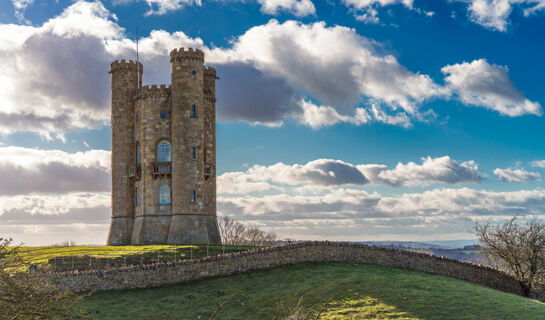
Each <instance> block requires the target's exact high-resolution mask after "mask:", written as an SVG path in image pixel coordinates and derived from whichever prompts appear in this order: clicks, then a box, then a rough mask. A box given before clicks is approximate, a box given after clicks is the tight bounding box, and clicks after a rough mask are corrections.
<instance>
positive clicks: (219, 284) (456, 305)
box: [83, 263, 545, 320]
mask: <svg viewBox="0 0 545 320" xmlns="http://www.w3.org/2000/svg"><path fill="white" fill-rule="evenodd" d="M218 291H223V292H224V294H222V293H220V294H218ZM302 296H303V306H304V307H305V308H308V309H311V310H316V311H317V310H319V309H320V307H321V306H322V305H323V304H324V303H325V302H326V301H328V300H329V299H330V298H331V299H332V301H331V303H330V304H329V305H328V306H327V308H326V309H325V311H324V313H323V314H322V317H321V319H399V320H400V319H521V320H523V319H532V320H533V319H545V304H543V303H539V302H537V301H533V300H530V299H526V298H522V297H519V296H515V295H511V294H506V293H503V292H500V291H496V290H492V289H489V288H486V287H483V286H480V285H476V284H473V283H469V282H465V281H460V280H456V279H453V278H447V277H441V276H437V275H430V274H426V273H420V272H414V271H406V270H400V269H393V268H383V267H376V266H369V265H351V264H342V263H330V264H324V263H318V264H303V265H295V266H287V267H282V268H276V269H271V270H265V271H257V272H252V273H247V274H240V275H236V276H229V277H221V278H215V279H208V280H204V281H199V282H194V283H188V284H181V285H175V286H164V287H159V288H150V289H139V290H125V291H109V292H100V293H95V294H93V295H91V296H89V297H87V298H86V299H85V300H84V302H83V307H85V308H87V310H88V312H89V313H88V316H87V317H88V318H89V319H209V317H210V315H211V313H212V312H214V311H215V310H216V307H215V303H220V304H221V303H223V302H227V303H226V304H225V306H224V308H223V309H222V310H221V311H220V312H219V314H218V316H217V317H216V319H272V318H273V316H274V313H276V314H278V315H279V318H278V319H281V316H282V315H283V314H285V312H286V311H287V310H288V309H290V308H293V307H294V306H295V305H297V301H298V300H299V298H300V297H302Z"/></svg>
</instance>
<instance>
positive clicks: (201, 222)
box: [167, 214, 221, 244]
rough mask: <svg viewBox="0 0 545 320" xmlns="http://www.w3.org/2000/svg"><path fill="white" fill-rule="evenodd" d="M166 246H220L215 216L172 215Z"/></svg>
mask: <svg viewBox="0 0 545 320" xmlns="http://www.w3.org/2000/svg"><path fill="white" fill-rule="evenodd" d="M167 243H168V244H199V243H210V244H221V237H220V233H219V229H218V223H217V220H216V217H215V216H205V215H200V214H181V215H174V216H173V217H172V220H171V222H170V232H169V234H168V239H167Z"/></svg>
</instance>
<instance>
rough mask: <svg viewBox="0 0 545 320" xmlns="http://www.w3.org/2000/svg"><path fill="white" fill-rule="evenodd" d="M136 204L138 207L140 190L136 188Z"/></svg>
mask: <svg viewBox="0 0 545 320" xmlns="http://www.w3.org/2000/svg"><path fill="white" fill-rule="evenodd" d="M136 206H137V207H140V190H139V189H138V187H137V188H136Z"/></svg>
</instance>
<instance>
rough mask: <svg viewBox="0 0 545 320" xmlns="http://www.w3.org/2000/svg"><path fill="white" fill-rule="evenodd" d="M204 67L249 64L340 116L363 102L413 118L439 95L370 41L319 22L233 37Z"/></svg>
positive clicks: (434, 87) (284, 25)
mask: <svg viewBox="0 0 545 320" xmlns="http://www.w3.org/2000/svg"><path fill="white" fill-rule="evenodd" d="M331 48H335V50H331ZM209 61H211V62H213V63H214V62H215V63H217V64H226V63H233V62H234V61H236V62H240V61H242V62H246V63H249V64H252V65H254V66H255V67H256V68H257V69H259V70H260V71H262V72H263V73H265V74H267V75H269V76H273V77H281V78H283V79H285V80H286V81H287V83H288V84H290V85H291V86H293V87H294V88H297V89H299V90H301V89H302V90H303V92H305V93H306V94H309V95H312V96H315V97H316V98H317V99H319V100H320V101H323V102H325V103H327V104H331V105H332V106H335V108H336V109H339V110H344V111H350V110H352V109H353V106H354V105H355V104H357V103H360V102H361V99H362V97H364V98H366V99H367V100H371V101H373V102H374V103H375V104H376V105H381V106H388V108H389V109H391V110H396V109H401V110H403V111H404V112H406V113H407V114H409V115H415V114H417V113H418V108H419V106H420V104H422V103H423V102H424V101H427V100H429V99H432V98H435V97H438V96H441V95H443V94H444V90H443V89H442V88H441V87H440V86H438V85H437V84H435V83H434V82H433V81H432V80H431V78H430V77H429V76H427V75H422V74H418V73H413V72H411V71H409V70H407V69H406V68H405V67H403V66H402V65H400V64H399V63H398V61H397V60H396V58H395V57H393V56H391V55H385V54H381V53H380V50H379V49H378V48H377V46H376V45H375V43H374V42H373V41H371V40H369V39H367V38H365V37H362V36H360V35H358V34H357V33H356V32H355V30H354V29H350V28H346V27H342V26H334V27H327V26H326V25H325V23H323V22H317V23H313V24H308V25H306V24H302V23H300V22H296V21H286V22H284V23H282V24H281V23H279V22H278V21H276V20H271V21H269V22H268V23H267V24H265V25H261V26H256V27H253V28H251V29H249V30H248V31H246V32H245V33H244V34H243V35H241V36H239V37H238V38H237V39H236V40H235V41H233V45H232V48H230V49H214V50H211V52H210V58H209ZM294 107H295V106H294Z"/></svg>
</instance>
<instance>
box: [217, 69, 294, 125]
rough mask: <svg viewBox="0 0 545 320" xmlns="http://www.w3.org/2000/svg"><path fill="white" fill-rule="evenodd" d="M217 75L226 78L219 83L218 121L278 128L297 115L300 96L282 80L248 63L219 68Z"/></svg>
mask: <svg viewBox="0 0 545 320" xmlns="http://www.w3.org/2000/svg"><path fill="white" fill-rule="evenodd" d="M217 73H218V74H220V75H221V78H222V79H224V80H220V81H218V82H217V84H216V96H218V97H221V99H220V100H219V101H218V106H217V119H218V120H219V121H240V120H244V121H247V122H249V123H251V124H262V125H267V126H278V125H281V124H282V123H283V120H284V119H285V118H286V117H289V116H291V115H292V114H293V113H294V112H296V110H294V106H295V105H296V102H295V101H296V99H297V93H296V92H295V90H294V89H293V88H292V86H290V85H289V84H288V83H287V82H286V80H285V79H283V78H281V77H274V76H273V77H271V76H267V75H265V74H264V73H263V72H261V71H259V70H258V69H256V68H255V67H254V66H252V65H251V64H246V63H233V64H225V65H218V66H217ZM231 79H233V80H234V79H236V81H232V80H231Z"/></svg>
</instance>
